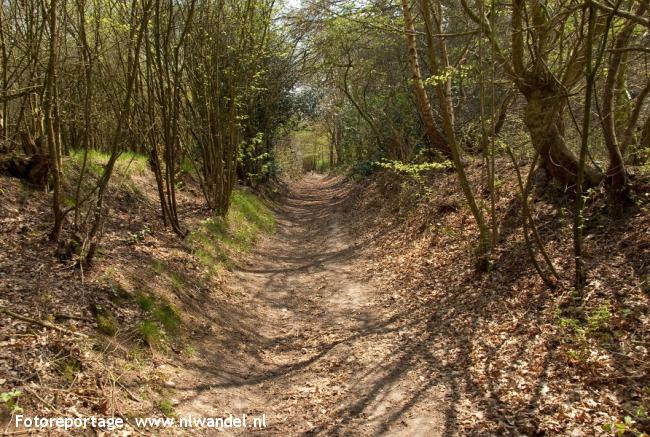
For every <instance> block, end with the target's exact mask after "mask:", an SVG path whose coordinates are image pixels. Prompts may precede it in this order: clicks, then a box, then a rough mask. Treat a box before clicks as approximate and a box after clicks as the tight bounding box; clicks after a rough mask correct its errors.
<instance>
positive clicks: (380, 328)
mask: <svg viewBox="0 0 650 437" xmlns="http://www.w3.org/2000/svg"><path fill="white" fill-rule="evenodd" d="M349 205H350V199H349V196H348V186H347V185H345V184H343V183H342V182H341V181H340V180H339V179H336V178H327V177H325V176H319V175H310V176H307V177H306V178H305V179H303V180H302V181H300V182H298V183H295V184H293V185H292V186H291V187H290V192H289V194H288V196H287V198H286V200H285V202H283V204H282V206H281V208H280V210H279V211H278V231H277V233H276V234H275V235H274V236H272V237H270V238H268V239H266V240H265V241H263V242H262V243H261V244H260V245H259V246H258V247H257V249H256V250H255V251H254V253H253V255H252V256H251V257H250V258H249V259H248V260H247V261H246V262H245V263H244V265H243V266H242V267H240V268H239V269H238V270H237V271H236V272H235V277H236V281H235V282H236V283H235V284H233V285H232V287H233V288H234V289H235V291H236V292H238V293H237V294H238V295H239V296H241V300H240V301H239V302H236V306H235V309H234V310H233V309H228V311H224V309H223V308H205V311H206V313H208V314H209V315H210V317H211V318H213V320H214V323H213V324H212V328H211V331H210V332H209V333H207V334H205V335H204V336H203V338H201V339H200V340H199V341H198V342H197V344H198V345H199V346H198V348H197V351H196V355H195V357H194V358H192V359H190V360H189V361H188V362H187V363H185V365H183V366H182V367H178V368H172V367H170V368H168V369H167V374H168V376H169V381H168V383H167V385H168V386H170V387H173V392H174V396H175V397H174V404H176V411H177V413H178V415H179V416H180V417H183V416H186V415H187V414H192V415H193V416H195V417H199V416H203V417H206V416H216V417H219V416H227V415H228V414H230V413H232V414H234V415H241V414H247V415H248V417H249V419H248V424H249V425H250V421H251V419H250V417H254V416H259V415H261V414H265V416H266V425H267V428H266V429H265V430H264V431H262V432H264V433H265V434H272V435H297V434H303V433H304V434H309V435H351V434H354V435H377V434H382V433H385V434H390V435H404V436H406V435H408V436H417V435H422V436H435V435H453V434H454V426H453V410H450V408H448V404H449V403H450V400H451V398H452V397H453V395H452V394H451V393H448V387H447V385H446V384H445V383H444V382H443V381H433V382H432V381H431V379H430V378H429V377H427V376H426V375H425V374H424V373H423V372H424V370H423V369H421V367H420V366H418V365H417V361H418V355H417V354H414V353H413V350H409V351H408V353H404V351H402V350H401V346H402V345H403V344H404V343H405V342H403V341H402V340H403V337H404V335H406V332H405V331H403V330H401V324H399V323H397V324H396V323H395V322H396V320H395V318H394V317H393V316H392V315H391V311H390V308H386V307H385V306H380V305H379V304H378V300H376V299H373V296H374V295H375V294H376V293H386V292H388V291H387V290H379V289H377V288H376V285H374V284H373V281H372V280H371V279H370V280H369V278H368V276H367V274H366V272H367V271H368V263H369V262H370V260H369V259H366V258H365V257H364V256H363V254H362V252H361V251H360V250H359V247H358V246H357V245H356V243H357V242H356V241H355V236H354V235H350V232H349V229H350V228H349V223H348V222H346V220H348V217H349V216H348V214H347V212H348V211H347V210H348V208H349ZM421 346H422V347H426V345H424V344H422V345H421ZM419 369H420V370H419ZM425 381H426V383H425ZM250 431H253V430H251V429H249V430H247V432H250ZM204 432H205V433H206V434H209V432H208V431H204ZM233 432H234V433H242V432H244V431H243V430H238V431H233Z"/></svg>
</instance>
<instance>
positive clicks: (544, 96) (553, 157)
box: [518, 79, 601, 186]
mask: <svg viewBox="0 0 650 437" xmlns="http://www.w3.org/2000/svg"><path fill="white" fill-rule="evenodd" d="M518 82H519V85H520V91H521V92H522V94H523V95H524V97H526V103H527V104H526V109H525V112H524V123H525V124H526V127H527V128H528V131H529V133H530V138H531V141H532V143H533V147H534V148H535V150H536V151H537V152H538V153H539V155H540V157H541V160H542V166H543V167H544V169H545V170H546V171H547V172H548V173H549V174H550V175H551V176H552V177H553V178H554V179H555V180H557V181H558V182H560V183H561V184H563V185H568V186H575V184H576V183H577V175H578V158H577V157H576V156H575V154H574V153H573V152H572V151H571V150H569V148H568V147H567V145H566V142H565V140H564V135H563V132H562V130H563V129H562V127H563V120H562V114H563V108H564V104H563V102H564V97H563V96H562V94H561V93H560V92H559V91H555V90H553V89H552V88H553V87H550V86H543V84H539V85H530V84H531V83H534V82H533V80H531V79H528V80H521V81H518ZM524 82H525V83H526V84H525V85H522V83H524ZM600 179H601V177H600V175H599V174H598V173H597V172H596V171H595V170H594V169H592V168H591V167H588V166H587V167H586V168H585V185H586V186H595V185H597V184H598V182H599V181H600Z"/></svg>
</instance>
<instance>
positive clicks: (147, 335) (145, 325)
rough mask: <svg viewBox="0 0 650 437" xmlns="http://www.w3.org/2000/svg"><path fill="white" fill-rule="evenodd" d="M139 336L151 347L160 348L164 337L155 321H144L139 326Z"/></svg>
mask: <svg viewBox="0 0 650 437" xmlns="http://www.w3.org/2000/svg"><path fill="white" fill-rule="evenodd" d="M138 334H140V338H142V340H144V342H145V343H146V344H147V345H149V346H151V347H156V346H159V345H160V343H161V341H162V340H163V337H164V336H163V333H162V331H161V330H160V327H159V326H158V324H157V323H156V322H154V321H153V320H143V321H142V322H140V324H139V325H138Z"/></svg>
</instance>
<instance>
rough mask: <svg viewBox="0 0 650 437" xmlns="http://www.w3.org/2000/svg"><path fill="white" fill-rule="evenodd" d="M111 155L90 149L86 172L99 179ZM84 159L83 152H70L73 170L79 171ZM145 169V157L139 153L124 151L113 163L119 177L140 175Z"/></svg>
mask: <svg viewBox="0 0 650 437" xmlns="http://www.w3.org/2000/svg"><path fill="white" fill-rule="evenodd" d="M110 157H111V154H110V153H108V152H103V151H100V150H94V149H91V150H89V151H88V158H87V161H86V172H88V173H90V174H91V175H93V176H95V177H100V176H101V174H102V172H103V171H104V167H105V166H106V163H108V160H109V159H110ZM83 159H84V151H83V150H72V151H71V152H70V163H71V164H72V166H73V167H74V168H76V169H77V171H78V170H79V169H81V165H82V163H83ZM146 168H147V157H146V156H144V155H141V154H139V153H135V152H131V151H125V152H122V153H121V154H120V157H119V158H118V159H117V162H116V163H115V169H114V170H115V172H116V173H117V174H119V175H125V174H127V173H128V174H134V173H142V172H143V171H145V170H146Z"/></svg>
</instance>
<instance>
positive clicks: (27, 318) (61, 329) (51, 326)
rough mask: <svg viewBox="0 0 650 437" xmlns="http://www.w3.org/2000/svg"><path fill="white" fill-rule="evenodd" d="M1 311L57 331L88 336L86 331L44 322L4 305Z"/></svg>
mask: <svg viewBox="0 0 650 437" xmlns="http://www.w3.org/2000/svg"><path fill="white" fill-rule="evenodd" d="M0 313H5V314H6V315H8V316H10V317H13V318H14V319H18V320H21V321H23V322H27V323H31V324H34V325H39V326H42V327H44V328H49V329H54V330H55V331H59V332H64V333H66V334H72V335H76V336H77V337H83V338H87V337H88V336H87V335H86V334H84V333H81V332H74V331H70V330H69V329H66V328H62V327H60V326H57V325H55V324H53V323H49V322H44V321H42V320H36V319H31V318H29V317H26V316H21V315H20V314H16V313H14V312H13V311H10V310H8V309H7V308H5V307H2V306H0Z"/></svg>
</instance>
